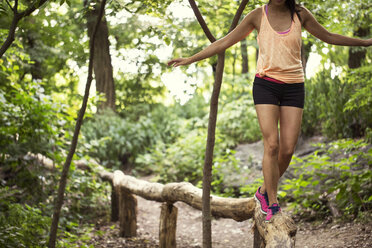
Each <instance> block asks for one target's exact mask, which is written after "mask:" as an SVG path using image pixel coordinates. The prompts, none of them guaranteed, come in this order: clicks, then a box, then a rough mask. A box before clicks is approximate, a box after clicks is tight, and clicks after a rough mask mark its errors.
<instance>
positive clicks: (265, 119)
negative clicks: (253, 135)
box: [255, 104, 280, 206]
mask: <svg viewBox="0 0 372 248" xmlns="http://www.w3.org/2000/svg"><path fill="white" fill-rule="evenodd" d="M255 106H256V112H257V117H258V122H259V124H260V128H261V132H262V135H263V142H264V155H263V160H262V171H263V176H264V184H263V187H261V193H264V192H265V189H266V191H267V194H268V197H269V205H270V206H271V204H273V203H277V202H278V200H277V196H276V195H277V187H278V181H279V176H280V174H279V166H278V153H279V137H278V120H279V114H280V113H279V106H277V105H272V104H256V105H255Z"/></svg>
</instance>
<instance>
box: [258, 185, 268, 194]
mask: <svg viewBox="0 0 372 248" xmlns="http://www.w3.org/2000/svg"><path fill="white" fill-rule="evenodd" d="M262 188H263V186H261V187H260V190H259V192H260V194H261V195H263V194H265V193H266V189H264V190H263V189H262Z"/></svg>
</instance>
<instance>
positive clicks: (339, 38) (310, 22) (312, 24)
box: [300, 8, 372, 46]
mask: <svg viewBox="0 0 372 248" xmlns="http://www.w3.org/2000/svg"><path fill="white" fill-rule="evenodd" d="M300 14H301V18H302V20H303V23H302V25H303V27H304V28H305V29H306V30H307V31H308V32H309V33H311V34H312V35H314V36H315V37H317V38H318V39H320V40H322V41H324V42H326V43H328V44H332V45H340V46H370V45H372V39H368V40H363V39H358V38H351V37H348V36H344V35H340V34H335V33H331V32H329V31H328V30H327V29H325V28H324V27H323V26H322V25H320V24H319V22H318V21H317V20H316V19H315V17H314V16H313V14H311V12H310V11H309V10H308V9H306V8H303V9H302V11H301V12H300Z"/></svg>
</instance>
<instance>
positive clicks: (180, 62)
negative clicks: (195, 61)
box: [167, 58, 192, 67]
mask: <svg viewBox="0 0 372 248" xmlns="http://www.w3.org/2000/svg"><path fill="white" fill-rule="evenodd" d="M191 63H192V62H191V60H190V58H176V59H172V60H170V61H168V62H167V64H168V66H171V65H172V64H173V67H177V66H180V65H189V64H191Z"/></svg>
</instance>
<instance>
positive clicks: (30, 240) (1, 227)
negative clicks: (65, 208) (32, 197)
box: [0, 188, 51, 248]
mask: <svg viewBox="0 0 372 248" xmlns="http://www.w3.org/2000/svg"><path fill="white" fill-rule="evenodd" d="M5 189H6V188H5ZM6 191H7V192H8V193H9V190H6ZM2 193H4V191H3V192H0V194H2ZM3 197H4V195H0V199H1V200H2V201H3V200H4V201H5V200H6V199H4V198H3ZM0 210H1V211H0V244H1V247H4V248H7V247H9V248H13V247H44V246H46V240H47V236H48V231H49V227H50V223H51V219H50V217H47V216H44V215H43V214H42V211H41V209H39V208H36V207H31V206H29V205H27V204H26V205H24V206H23V205H21V204H18V203H11V202H2V204H1V205H0Z"/></svg>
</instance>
